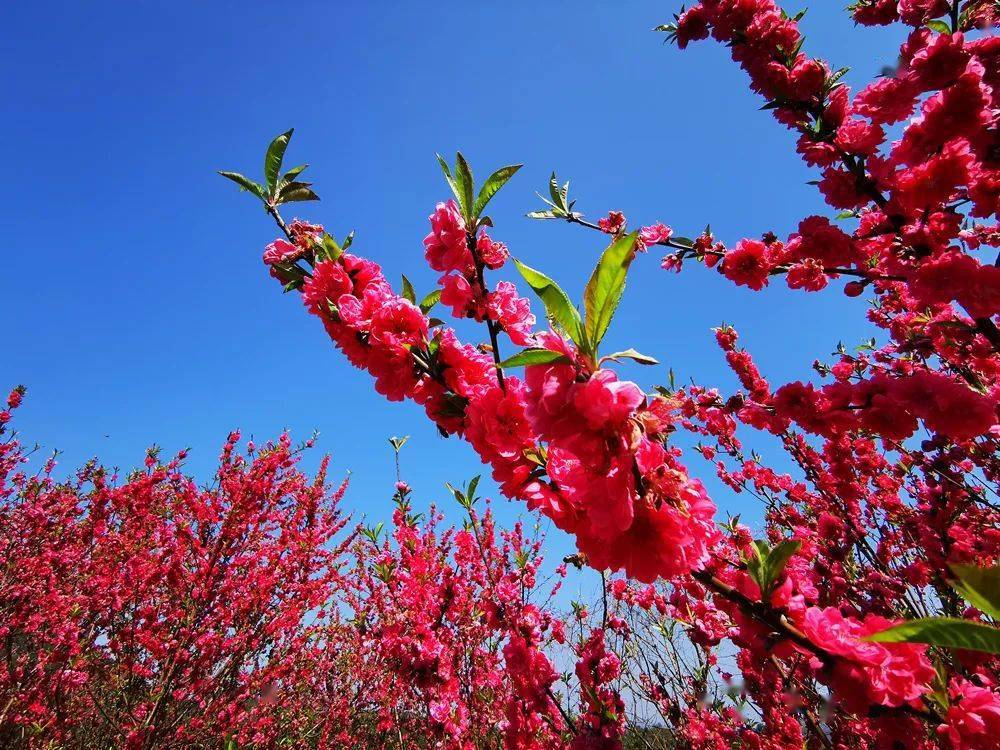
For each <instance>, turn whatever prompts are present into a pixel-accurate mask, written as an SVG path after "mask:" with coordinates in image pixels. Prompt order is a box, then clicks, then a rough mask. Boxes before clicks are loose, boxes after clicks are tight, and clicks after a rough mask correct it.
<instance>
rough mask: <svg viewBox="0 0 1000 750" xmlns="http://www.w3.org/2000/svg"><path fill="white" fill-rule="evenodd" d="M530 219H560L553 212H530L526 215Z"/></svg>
mask: <svg viewBox="0 0 1000 750" xmlns="http://www.w3.org/2000/svg"><path fill="white" fill-rule="evenodd" d="M525 215H526V216H527V217H528V218H529V219H558V218H559V217H558V216H556V215H555V213H553V212H552V211H529V212H528V213H527V214H525Z"/></svg>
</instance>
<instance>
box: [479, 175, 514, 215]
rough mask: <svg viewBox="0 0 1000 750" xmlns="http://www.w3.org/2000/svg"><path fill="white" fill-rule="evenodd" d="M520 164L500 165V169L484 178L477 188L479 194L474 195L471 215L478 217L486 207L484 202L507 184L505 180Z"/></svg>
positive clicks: (487, 201) (488, 200)
mask: <svg viewBox="0 0 1000 750" xmlns="http://www.w3.org/2000/svg"><path fill="white" fill-rule="evenodd" d="M522 166H523V165H521V164H511V165H509V166H506V167H500V169H498V170H497V171H496V172H494V173H493V174H491V175H490V176H489V177H488V178H486V182H484V183H483V186H482V188H480V189H479V195H477V196H476V204H475V205H474V206H473V207H472V215H473V217H475V218H478V217H479V215H480V214H481V213H482V212H483V209H484V208H486V204H487V203H489V202H490V199H491V198H492V197H493V196H494V195H496V194H497V191H498V190H500V188H502V187H503V186H504V185H505V184H507V180H509V179H510V178H511V177H513V176H514V174H515V173H516V172H517V170H519V169H520V168H521V167H522Z"/></svg>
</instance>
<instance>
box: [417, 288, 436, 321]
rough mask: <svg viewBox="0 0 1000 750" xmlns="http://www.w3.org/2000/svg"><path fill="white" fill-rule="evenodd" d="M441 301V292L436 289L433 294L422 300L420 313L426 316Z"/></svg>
mask: <svg viewBox="0 0 1000 750" xmlns="http://www.w3.org/2000/svg"><path fill="white" fill-rule="evenodd" d="M440 301H441V290H440V289H435V290H434V291H433V292H430V293H428V294H427V296H426V297H424V298H423V299H422V300H420V312H422V313H423V314H424V315H426V314H427V313H429V312H430V311H431V310H432V309H433V308H434V305H436V304H437V303H438V302H440Z"/></svg>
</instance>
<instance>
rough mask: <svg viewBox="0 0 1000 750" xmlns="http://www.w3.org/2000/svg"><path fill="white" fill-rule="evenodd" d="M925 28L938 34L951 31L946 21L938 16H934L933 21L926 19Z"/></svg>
mask: <svg viewBox="0 0 1000 750" xmlns="http://www.w3.org/2000/svg"><path fill="white" fill-rule="evenodd" d="M927 28H928V29H931V30H933V31H936V32H938V33H939V34H950V33H951V26H949V25H948V22H947V21H942V20H941V19H940V18H935V19H934V20H933V21H928V22H927Z"/></svg>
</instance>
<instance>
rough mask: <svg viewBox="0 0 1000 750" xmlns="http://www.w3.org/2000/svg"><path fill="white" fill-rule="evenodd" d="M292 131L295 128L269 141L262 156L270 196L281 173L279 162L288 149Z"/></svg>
mask: <svg viewBox="0 0 1000 750" xmlns="http://www.w3.org/2000/svg"><path fill="white" fill-rule="evenodd" d="M294 130H295V128H292V129H291V130H288V131H286V132H284V133H282V134H281V135H279V136H278V137H277V138H275V139H274V140H273V141H271V144H270V145H269V146H268V147H267V152H266V153H265V154H264V179H265V180H266V181H267V188H268V192H269V193H271V194H272V195H273V194H274V190H275V188H276V187H277V184H278V173H279V172H281V162H282V160H283V159H284V158H285V149H286V148H288V142H289V141H290V140H291V139H292V133H293V132H294Z"/></svg>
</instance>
